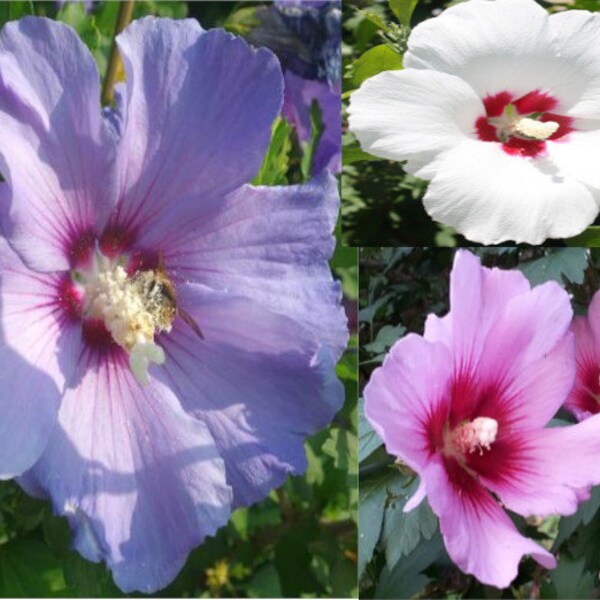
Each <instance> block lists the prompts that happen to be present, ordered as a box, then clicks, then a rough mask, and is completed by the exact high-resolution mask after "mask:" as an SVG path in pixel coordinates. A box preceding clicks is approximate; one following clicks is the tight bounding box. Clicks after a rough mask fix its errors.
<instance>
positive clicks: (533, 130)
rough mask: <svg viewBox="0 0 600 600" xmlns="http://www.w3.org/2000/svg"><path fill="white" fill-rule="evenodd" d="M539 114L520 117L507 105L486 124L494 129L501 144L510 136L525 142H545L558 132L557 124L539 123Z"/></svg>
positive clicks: (512, 106) (551, 122)
mask: <svg viewBox="0 0 600 600" xmlns="http://www.w3.org/2000/svg"><path fill="white" fill-rule="evenodd" d="M541 116H542V114H541V113H532V114H530V115H527V116H523V115H520V114H519V113H518V112H517V110H516V108H515V107H514V105H513V104H508V105H507V106H506V108H505V109H504V112H503V113H502V115H500V116H499V117H490V118H489V119H488V122H489V123H490V124H492V125H494V127H496V133H497V135H498V138H499V139H500V141H501V142H503V143H505V142H507V141H508V139H509V138H510V137H511V136H516V137H520V138H522V139H525V140H533V141H540V142H541V141H545V140H547V139H548V138H549V137H550V136H552V135H553V134H554V133H556V132H557V131H558V128H559V124H558V123H556V122H554V121H540V120H539V117H541Z"/></svg>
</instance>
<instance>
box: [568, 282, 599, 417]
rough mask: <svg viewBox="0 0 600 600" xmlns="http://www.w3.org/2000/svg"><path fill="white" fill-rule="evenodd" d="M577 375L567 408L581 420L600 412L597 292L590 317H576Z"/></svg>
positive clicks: (574, 331) (590, 310)
mask: <svg viewBox="0 0 600 600" xmlns="http://www.w3.org/2000/svg"><path fill="white" fill-rule="evenodd" d="M571 331H572V332H573V334H574V335H575V357H576V360H577V375H576V376H575V385H574V386H573V389H572V390H571V393H570V394H569V397H568V398H567V401H566V402H565V408H566V409H567V410H568V411H569V412H571V413H573V414H574V415H575V417H577V419H578V420H579V421H583V419H587V418H588V417H590V416H591V415H595V414H596V413H599V412H600V292H596V294H595V295H594V298H593V299H592V302H591V304H590V307H589V310H588V314H587V316H585V317H584V316H582V317H575V318H574V319H573V323H572V324H571Z"/></svg>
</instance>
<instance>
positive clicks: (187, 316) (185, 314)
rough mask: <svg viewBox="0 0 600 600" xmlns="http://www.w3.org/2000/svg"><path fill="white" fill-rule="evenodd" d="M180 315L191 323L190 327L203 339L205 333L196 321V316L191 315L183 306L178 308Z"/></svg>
mask: <svg viewBox="0 0 600 600" xmlns="http://www.w3.org/2000/svg"><path fill="white" fill-rule="evenodd" d="M177 312H178V313H179V316H180V317H181V318H182V319H183V320H184V321H185V322H186V323H187V324H188V325H189V327H190V329H191V330H192V331H193V332H194V333H195V334H196V335H197V336H198V337H199V338H201V339H204V335H202V331H201V330H200V327H198V323H196V321H194V317H192V315H190V313H188V312H186V311H185V310H183V309H182V308H179V309H178V310H177Z"/></svg>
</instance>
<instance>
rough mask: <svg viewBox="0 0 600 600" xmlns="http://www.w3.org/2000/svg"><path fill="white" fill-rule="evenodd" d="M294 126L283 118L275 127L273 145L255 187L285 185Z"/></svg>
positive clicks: (279, 118) (256, 179)
mask: <svg viewBox="0 0 600 600" xmlns="http://www.w3.org/2000/svg"><path fill="white" fill-rule="evenodd" d="M292 131H293V128H292V126H291V125H290V124H289V123H288V122H287V121H286V120H285V119H282V118H281V117H278V118H277V120H276V121H275V123H274V125H273V135H272V137H271V144H270V145H269V149H268V151H267V154H266V155H265V158H264V160H263V164H262V166H261V168H260V171H259V172H258V175H257V176H256V178H255V179H254V181H253V183H254V184H255V185H285V184H286V183H287V172H288V168H289V162H290V151H291V149H292V142H291V138H290V136H291V135H292Z"/></svg>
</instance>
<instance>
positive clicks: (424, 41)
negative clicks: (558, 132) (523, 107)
mask: <svg viewBox="0 0 600 600" xmlns="http://www.w3.org/2000/svg"><path fill="white" fill-rule="evenodd" d="M557 37H558V36H557V35H555V31H554V29H553V28H551V27H550V23H549V17H548V14H547V13H546V11H545V10H544V9H543V8H542V7H541V6H539V5H538V4H537V3H536V2H534V1H533V0H494V1H493V2H490V1H488V0H470V1H469V2H464V3H461V4H458V5H456V6H453V7H451V8H449V9H448V10H446V11H444V12H443V13H442V14H441V15H440V16H439V17H436V18H434V19H429V20H427V21H424V22H423V23H421V24H419V25H417V26H416V27H415V28H414V30H413V32H412V33H411V36H410V38H409V42H408V52H406V54H405V55H404V65H405V66H406V67H411V68H417V69H435V70H438V71H442V72H445V73H451V74H453V75H456V76H458V77H461V78H462V79H464V80H465V81H466V82H467V83H469V84H470V85H471V86H472V87H473V89H474V90H475V91H476V92H477V93H478V94H480V96H481V97H485V96H486V95H488V94H496V93H498V92H501V91H509V92H512V93H513V94H515V95H516V96H517V97H518V96H522V95H524V94H527V93H529V92H532V91H534V90H541V91H543V92H550V93H552V95H554V96H555V97H557V99H558V100H559V101H560V103H561V107H568V106H571V105H572V104H573V103H574V102H575V101H576V99H577V98H578V97H579V94H580V93H581V90H582V89H583V87H585V85H586V78H585V77H584V76H582V73H580V72H579V70H577V69H574V68H573V62H572V60H571V59H570V58H569V59H567V58H565V57H564V56H561V51H560V47H559V45H558V44H557Z"/></svg>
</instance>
